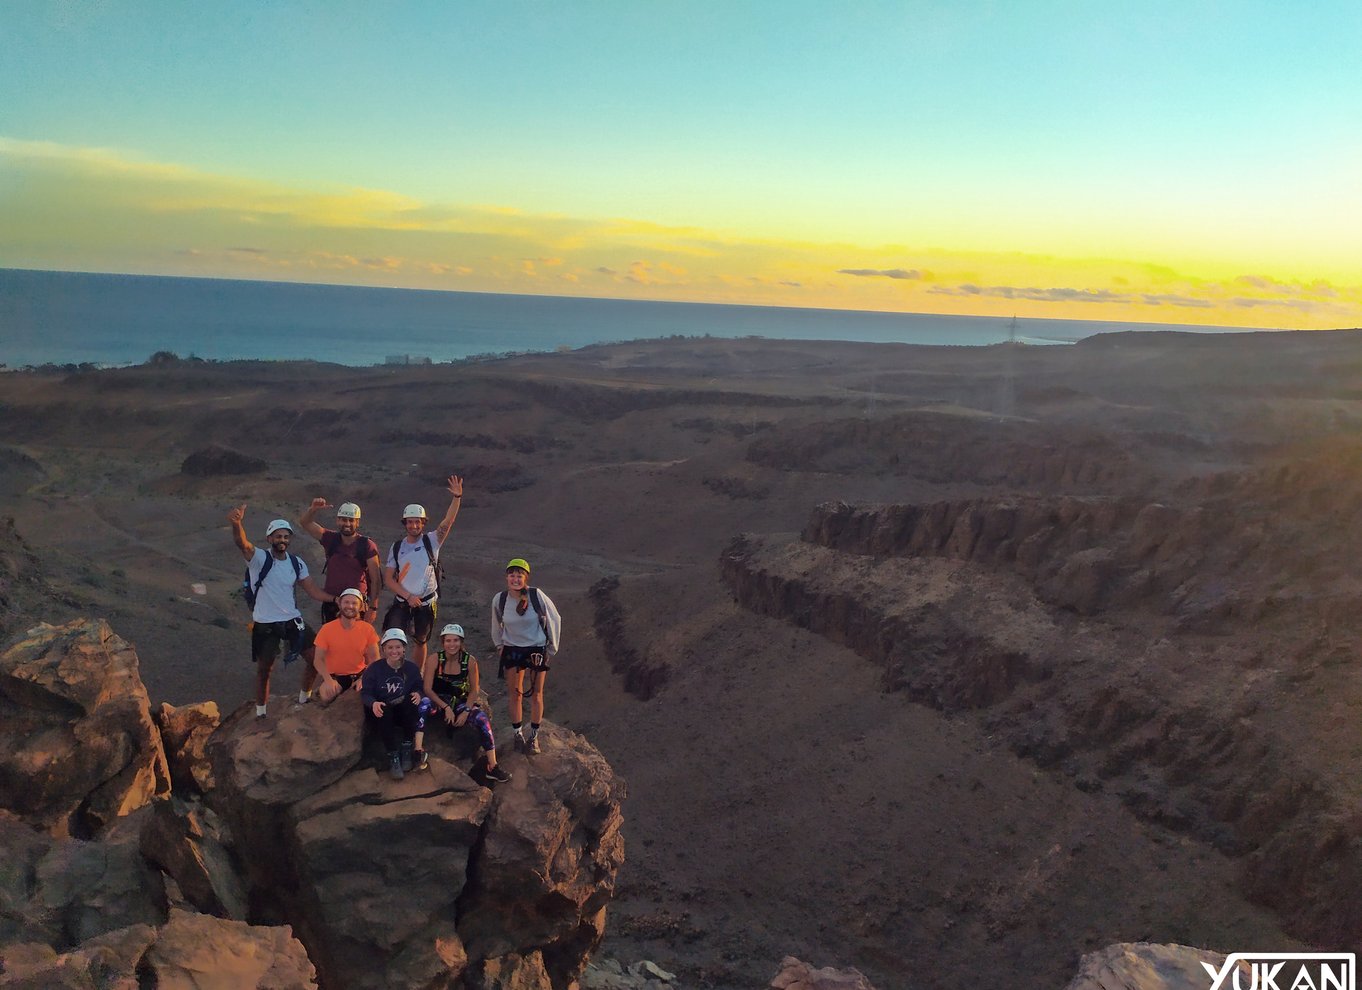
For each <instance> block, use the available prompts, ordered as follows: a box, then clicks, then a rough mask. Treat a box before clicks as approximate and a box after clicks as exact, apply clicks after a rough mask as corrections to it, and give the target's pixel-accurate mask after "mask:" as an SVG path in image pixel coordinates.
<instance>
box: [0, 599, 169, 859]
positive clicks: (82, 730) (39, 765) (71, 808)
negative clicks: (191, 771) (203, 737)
mask: <svg viewBox="0 0 1362 990" xmlns="http://www.w3.org/2000/svg"><path fill="white" fill-rule="evenodd" d="M169 790H170V774H169V771H168V769H167V766H166V758H165V753H164V752H163V751H162V748H161V737H160V734H159V733H158V732H157V731H156V727H155V725H154V724H153V722H152V718H151V706H150V704H149V702H148V700H147V692H146V688H144V687H143V686H142V679H141V677H140V675H139V673H138V663H137V653H136V652H135V651H134V650H133V648H132V647H131V646H130V645H129V644H128V643H127V642H125V641H124V640H123V639H121V638H119V637H118V636H115V635H114V633H113V632H112V631H111V630H110V629H109V627H108V625H107V624H106V623H105V622H104V621H103V620H78V621H75V622H70V623H67V624H66V625H62V626H50V625H47V624H45V623H44V624H41V625H38V626H36V627H34V628H32V629H30V630H29V631H28V632H27V634H25V635H24V636H23V637H22V638H20V639H19V640H18V641H17V642H16V643H14V644H13V645H11V646H10V647H9V648H8V649H7V650H5V652H4V653H3V654H0V807H3V808H7V809H8V810H10V811H13V812H14V813H16V814H17V815H19V816H20V817H22V818H23V819H24V820H25V821H27V822H29V823H30V824H32V825H34V826H35V827H37V828H41V829H43V830H45V831H47V832H50V833H51V834H53V835H76V836H89V835H92V834H94V833H95V832H97V831H98V830H99V829H100V828H102V827H104V826H105V825H107V824H108V823H109V822H111V821H113V820H114V819H115V818H117V817H119V816H120V815H126V814H128V813H129V812H131V811H134V810H136V809H137V808H140V807H142V806H143V805H145V804H147V803H148V802H149V801H151V799H152V798H154V797H156V796H157V795H161V794H166V793H168V792H169Z"/></svg>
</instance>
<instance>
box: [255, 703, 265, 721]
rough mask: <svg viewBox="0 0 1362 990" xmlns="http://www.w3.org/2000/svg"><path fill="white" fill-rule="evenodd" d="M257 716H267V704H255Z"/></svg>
mask: <svg viewBox="0 0 1362 990" xmlns="http://www.w3.org/2000/svg"><path fill="white" fill-rule="evenodd" d="M255 717H256V718H264V717H265V706H264V705H256V706H255Z"/></svg>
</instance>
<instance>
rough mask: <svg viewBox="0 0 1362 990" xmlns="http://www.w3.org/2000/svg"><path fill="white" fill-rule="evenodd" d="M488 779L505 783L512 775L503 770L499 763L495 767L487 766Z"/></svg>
mask: <svg viewBox="0 0 1362 990" xmlns="http://www.w3.org/2000/svg"><path fill="white" fill-rule="evenodd" d="M487 779H488V780H495V781H496V782H497V783H498V784H504V783H506V781H508V780H510V779H511V775H510V774H509V773H507V772H506V771H505V770H503V769H502V767H501V764H500V763H498V764H497V765H496V766H494V767H488V768H487Z"/></svg>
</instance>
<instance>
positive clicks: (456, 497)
mask: <svg viewBox="0 0 1362 990" xmlns="http://www.w3.org/2000/svg"><path fill="white" fill-rule="evenodd" d="M449 494H450V496H451V497H450V500H449V510H448V511H447V512H446V513H445V517H444V518H443V519H441V520H440V525H439V526H437V527H436V528H435V532H433V533H427V532H426V508H425V506H423V505H416V504H415V503H413V504H412V505H409V506H407V507H406V508H405V509H403V510H402V527H403V528H404V529H405V530H406V531H407V535H406V536H405V537H403V538H402V539H400V540H398V541H397V542H396V543H394V544H393V545H392V547H391V548H390V549H389V550H388V560H387V564H386V566H384V568H383V583H384V584H385V585H386V586H387V588H388V590H389V591H391V592H392V593H393V594H394V595H396V596H397V597H396V599H395V600H394V601H393V603H392V606H391V607H390V608H389V609H388V614H387V615H385V616H384V617H383V628H384V629H401V630H402V631H403V632H404V633H406V634H407V636H408V638H409V640H410V642H411V661H412V663H414V664H416V666H418V667H420V668H421V676H422V677H424V676H425V672H426V643H427V641H428V640H429V639H430V632H431V630H432V629H434V628H435V614H436V601H437V599H439V597H440V581H439V577H438V576H437V573H436V567H437V566H438V563H439V560H440V547H442V546H444V542H445V539H446V538H447V537H448V536H449V531H450V529H451V528H452V527H453V526H454V520H455V518H457V516H458V515H459V502H460V500H461V499H462V498H463V478H461V477H459V476H458V475H457V474H452V475H450V476H449Z"/></svg>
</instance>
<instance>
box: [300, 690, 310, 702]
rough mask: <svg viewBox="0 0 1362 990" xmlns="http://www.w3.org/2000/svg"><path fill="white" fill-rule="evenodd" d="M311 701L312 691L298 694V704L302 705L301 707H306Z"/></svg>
mask: <svg viewBox="0 0 1362 990" xmlns="http://www.w3.org/2000/svg"><path fill="white" fill-rule="evenodd" d="M311 700H312V692H311V691H299V692H298V704H300V705H305V704H307V703H308V702H309V701H311Z"/></svg>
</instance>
